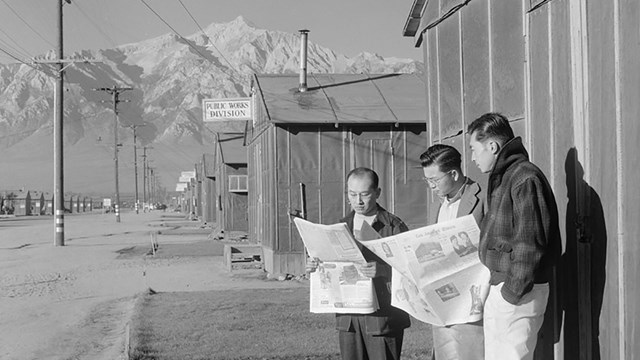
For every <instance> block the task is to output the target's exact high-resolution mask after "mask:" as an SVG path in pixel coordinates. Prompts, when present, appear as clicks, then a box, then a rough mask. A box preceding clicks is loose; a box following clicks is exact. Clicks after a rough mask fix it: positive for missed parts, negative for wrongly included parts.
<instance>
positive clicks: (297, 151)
mask: <svg viewBox="0 0 640 360" xmlns="http://www.w3.org/2000/svg"><path fill="white" fill-rule="evenodd" d="M290 130H291V133H290V136H289V139H290V140H289V144H290V147H291V148H290V150H289V151H290V156H291V164H290V171H291V186H292V187H294V186H295V187H296V188H297V187H298V185H299V183H300V182H302V183H304V184H307V185H310V184H317V183H318V178H319V173H320V143H319V137H318V132H317V128H315V127H304V128H302V127H296V128H293V127H291V128H290Z"/></svg>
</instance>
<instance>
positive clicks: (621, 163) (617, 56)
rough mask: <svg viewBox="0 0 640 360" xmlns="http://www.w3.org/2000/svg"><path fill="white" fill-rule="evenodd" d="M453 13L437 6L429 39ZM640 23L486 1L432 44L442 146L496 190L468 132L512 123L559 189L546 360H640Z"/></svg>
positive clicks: (450, 22)
mask: <svg viewBox="0 0 640 360" xmlns="http://www.w3.org/2000/svg"><path fill="white" fill-rule="evenodd" d="M457 2H458V3H463V2H462V1H457ZM451 3H452V1H444V0H441V1H429V2H428V4H427V5H426V11H425V13H424V17H423V19H422V24H424V26H422V27H423V29H424V28H425V27H426V25H427V24H429V23H433V22H434V21H437V20H438V19H439V17H441V16H442V15H445V14H446V12H447V11H446V10H447V9H446V8H445V7H450V5H451ZM638 19H640V4H639V2H638V1H629V0H626V1H625V0H601V1H586V0H551V1H543V0H537V1H534V0H530V1H527V0H524V1H511V0H493V1H488V0H473V1H470V2H468V3H467V4H466V5H464V6H463V7H461V8H460V9H459V11H457V12H455V13H454V14H453V15H451V16H449V17H446V18H440V20H442V21H441V22H440V23H437V24H436V25H435V26H433V27H431V28H429V29H428V30H426V31H425V32H424V33H423V34H422V44H421V46H422V48H423V51H424V60H425V68H426V71H427V79H428V85H427V102H428V108H429V113H428V115H429V116H428V121H427V128H428V134H429V135H428V138H429V143H430V144H432V143H436V142H443V143H449V144H453V145H454V146H456V147H457V148H458V149H459V150H461V152H462V153H463V155H464V163H465V169H466V170H467V173H468V174H469V175H470V176H471V177H473V178H477V179H480V182H481V183H484V182H486V176H484V175H481V174H479V173H478V171H477V170H476V167H475V166H474V165H473V164H472V163H471V160H470V154H469V152H468V150H467V149H468V143H467V142H468V139H467V138H466V137H465V136H464V129H465V128H466V126H467V125H468V123H469V122H470V121H472V120H473V119H475V118H476V117H477V116H479V115H481V114H483V113H485V112H488V111H499V112H502V113H504V114H505V115H507V116H508V117H509V118H510V119H511V120H512V125H513V127H514V130H515V131H516V133H517V135H520V136H522V137H523V140H524V142H525V146H526V147H527V149H528V151H529V153H530V156H531V159H532V161H533V162H534V163H536V164H537V165H538V166H539V167H540V168H541V169H542V170H543V171H544V172H545V174H546V175H547V176H548V178H549V180H550V182H551V183H552V186H553V188H554V192H555V195H556V200H557V202H558V210H559V215H560V221H561V230H562V233H563V244H562V254H561V260H560V265H559V268H558V269H557V281H558V282H559V285H560V287H559V291H558V294H557V296H553V298H552V300H551V306H552V311H551V312H549V314H557V316H550V317H549V319H548V320H549V321H548V322H547V323H546V324H545V328H544V331H543V333H542V334H541V337H542V338H541V342H540V346H539V348H538V351H537V358H540V359H542V358H544V359H552V358H556V359H638V358H640V343H639V342H638V341H637V339H638V335H639V332H640V331H639V330H640V316H639V314H640V309H639V305H638V301H637V299H638V298H640V287H638V286H635V284H636V282H637V280H636V278H637V276H638V274H640V265H639V262H638V261H637V258H638V256H639V255H640V243H639V242H638V241H637V238H638V237H639V236H640V222H639V221H638V216H639V214H640V205H639V202H638V201H636V199H638V198H640V190H638V187H637V186H629V185H630V184H631V182H630V179H634V178H638V177H639V176H640V166H638V161H637V160H636V153H637V151H638V145H637V139H638V138H640V125H639V124H640V121H639V119H638V114H640V101H638V100H639V99H640V74H639V73H640V72H639V71H638V69H640V41H639V38H640V29H639V25H638ZM434 24H435V23H434Z"/></svg>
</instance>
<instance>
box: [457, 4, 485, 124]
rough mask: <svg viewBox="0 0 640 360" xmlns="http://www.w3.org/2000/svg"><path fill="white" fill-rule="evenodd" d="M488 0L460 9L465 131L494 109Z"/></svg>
mask: <svg viewBox="0 0 640 360" xmlns="http://www.w3.org/2000/svg"><path fill="white" fill-rule="evenodd" d="M488 1H489V0H480V1H472V2H470V3H469V4H468V5H467V6H466V7H464V8H463V9H462V10H461V11H462V58H463V78H464V81H463V83H464V84H463V86H464V99H463V103H464V114H465V119H464V120H465V131H464V132H466V125H468V124H469V123H471V121H473V120H475V119H476V118H478V117H480V115H482V114H484V113H487V112H489V111H490V110H491V101H490V100H491V98H490V96H489V67H490V66H491V64H490V63H489V23H488V22H489V16H488V13H487V4H488Z"/></svg>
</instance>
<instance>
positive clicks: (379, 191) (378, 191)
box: [376, 188, 382, 198]
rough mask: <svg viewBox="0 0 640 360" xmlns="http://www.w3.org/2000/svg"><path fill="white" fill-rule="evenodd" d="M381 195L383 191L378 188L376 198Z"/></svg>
mask: <svg viewBox="0 0 640 360" xmlns="http://www.w3.org/2000/svg"><path fill="white" fill-rule="evenodd" d="M381 193H382V189H380V188H377V189H376V198H379V197H380V194H381Z"/></svg>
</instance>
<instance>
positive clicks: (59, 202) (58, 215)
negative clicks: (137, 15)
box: [53, 0, 71, 246]
mask: <svg viewBox="0 0 640 360" xmlns="http://www.w3.org/2000/svg"><path fill="white" fill-rule="evenodd" d="M62 3H63V0H58V54H57V57H58V60H62V57H63V52H64V51H63V49H64V46H63V38H64V36H62V34H63V32H62V23H63V21H62ZM68 3H69V4H70V3H71V0H68ZM63 69H64V68H63V64H62V63H58V66H57V70H58V74H57V75H58V81H57V82H56V90H55V94H57V96H56V101H54V103H55V104H56V115H55V121H54V123H55V124H54V125H53V133H54V135H53V143H54V145H53V147H54V152H53V158H54V160H53V162H54V170H53V173H54V175H53V182H54V188H55V191H54V195H53V203H54V207H55V216H54V219H55V220H54V221H55V235H54V237H55V240H54V244H55V246H64V159H63V152H62V140H63V133H62V131H63V127H62V119H63V116H64V108H63V105H64V96H63V86H64V72H63Z"/></svg>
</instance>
